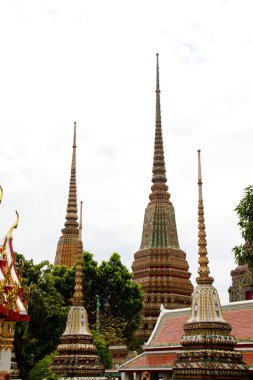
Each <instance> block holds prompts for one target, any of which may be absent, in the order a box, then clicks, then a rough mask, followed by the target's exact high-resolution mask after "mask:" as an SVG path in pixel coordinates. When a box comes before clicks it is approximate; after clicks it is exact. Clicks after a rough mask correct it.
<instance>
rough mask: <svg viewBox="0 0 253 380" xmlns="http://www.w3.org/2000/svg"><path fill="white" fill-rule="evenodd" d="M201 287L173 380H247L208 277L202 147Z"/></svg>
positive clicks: (199, 217) (216, 294)
mask: <svg viewBox="0 0 253 380" xmlns="http://www.w3.org/2000/svg"><path fill="white" fill-rule="evenodd" d="M198 188H199V201H198V220H199V224H198V230H199V233H198V236H199V241H198V247H199V270H198V273H199V277H197V279H196V280H197V283H198V286H196V288H195V289H194V292H193V296H192V308H191V316H190V319H189V320H188V322H187V323H186V324H185V325H184V333H185V335H184V336H183V337H182V339H181V345H182V346H183V348H182V349H181V350H180V351H179V353H178V357H177V360H176V362H175V363H174V368H173V370H174V375H173V378H174V380H177V379H185V380H186V379H187V380H188V379H200V380H206V379H210V380H211V379H215V380H218V379H221V380H232V379H237V380H246V379H247V366H246V365H245V364H244V363H243V362H242V354H241V353H240V352H237V351H236V350H235V349H234V348H235V346H236V340H235V338H234V337H233V336H232V335H230V333H231V326H230V325H229V324H228V323H227V322H226V321H225V320H224V317H223V312H222V307H221V304H220V299H219V295H218V292H217V290H216V289H215V288H214V287H213V286H212V283H213V278H212V277H210V276H209V267H208V258H207V249H206V245H207V244H206V234H205V222H204V206H203V196H202V176H201V160H200V150H198Z"/></svg>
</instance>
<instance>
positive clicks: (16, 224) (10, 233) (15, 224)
mask: <svg viewBox="0 0 253 380" xmlns="http://www.w3.org/2000/svg"><path fill="white" fill-rule="evenodd" d="M15 212H16V216H17V217H16V220H15V223H14V224H13V225H12V226H11V228H10V229H9V232H8V235H9V237H10V238H12V231H13V230H14V228H17V226H18V222H19V214H18V212H17V211H15Z"/></svg>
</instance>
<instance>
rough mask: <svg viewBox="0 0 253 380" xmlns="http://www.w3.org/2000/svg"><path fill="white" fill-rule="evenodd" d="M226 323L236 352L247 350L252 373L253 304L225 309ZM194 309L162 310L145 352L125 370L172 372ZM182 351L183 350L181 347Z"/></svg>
mask: <svg viewBox="0 0 253 380" xmlns="http://www.w3.org/2000/svg"><path fill="white" fill-rule="evenodd" d="M222 309H223V313H224V318H225V320H226V321H227V322H228V323H229V324H231V326H232V335H234V336H235V338H236V340H237V349H240V346H241V348H243V346H244V347H246V346H248V347H246V348H244V350H245V351H244V352H243V358H244V361H245V362H246V363H247V364H248V365H249V366H250V368H252V369H253V323H252V321H253V301H252V300H250V301H242V302H233V303H229V304H226V305H223V306H222ZM190 312H191V309H190V308H187V309H177V310H168V309H165V308H164V307H163V306H161V312H160V315H159V317H158V320H157V323H156V326H155V328H154V330H153V332H152V334H151V336H150V338H149V340H148V342H147V344H146V345H145V351H144V352H143V353H142V354H141V355H138V356H137V357H135V358H134V359H132V360H129V361H128V362H126V363H125V364H123V365H122V366H121V367H120V371H125V370H134V369H136V370H142V369H143V370H144V369H145V370H152V368H153V369H155V368H158V367H159V368H162V369H166V368H171V366H172V363H174V361H175V359H176V352H177V350H178V348H179V346H180V340H181V337H182V336H183V335H184V324H185V323H186V322H187V320H188V319H189V317H190ZM180 347H181V346H180Z"/></svg>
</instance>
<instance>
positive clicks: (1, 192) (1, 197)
mask: <svg viewBox="0 0 253 380" xmlns="http://www.w3.org/2000/svg"><path fill="white" fill-rule="evenodd" d="M3 194H4V192H3V188H2V186H1V185H0V203H2V199H3Z"/></svg>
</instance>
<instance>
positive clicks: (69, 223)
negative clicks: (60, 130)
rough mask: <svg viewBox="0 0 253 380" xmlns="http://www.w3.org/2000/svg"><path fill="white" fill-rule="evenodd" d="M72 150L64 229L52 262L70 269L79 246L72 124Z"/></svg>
mask: <svg viewBox="0 0 253 380" xmlns="http://www.w3.org/2000/svg"><path fill="white" fill-rule="evenodd" d="M72 149H73V151H72V163H71V173H70V184H69V196H68V204H67V213H66V221H65V224H64V228H63V229H62V235H61V237H60V239H59V241H58V245H57V250H56V256H55V262H54V264H55V265H66V266H67V267H71V266H72V265H73V264H74V263H75V260H76V255H77V247H78V245H79V228H78V221H77V220H78V215H77V195H76V123H74V139H73V147H72Z"/></svg>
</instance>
